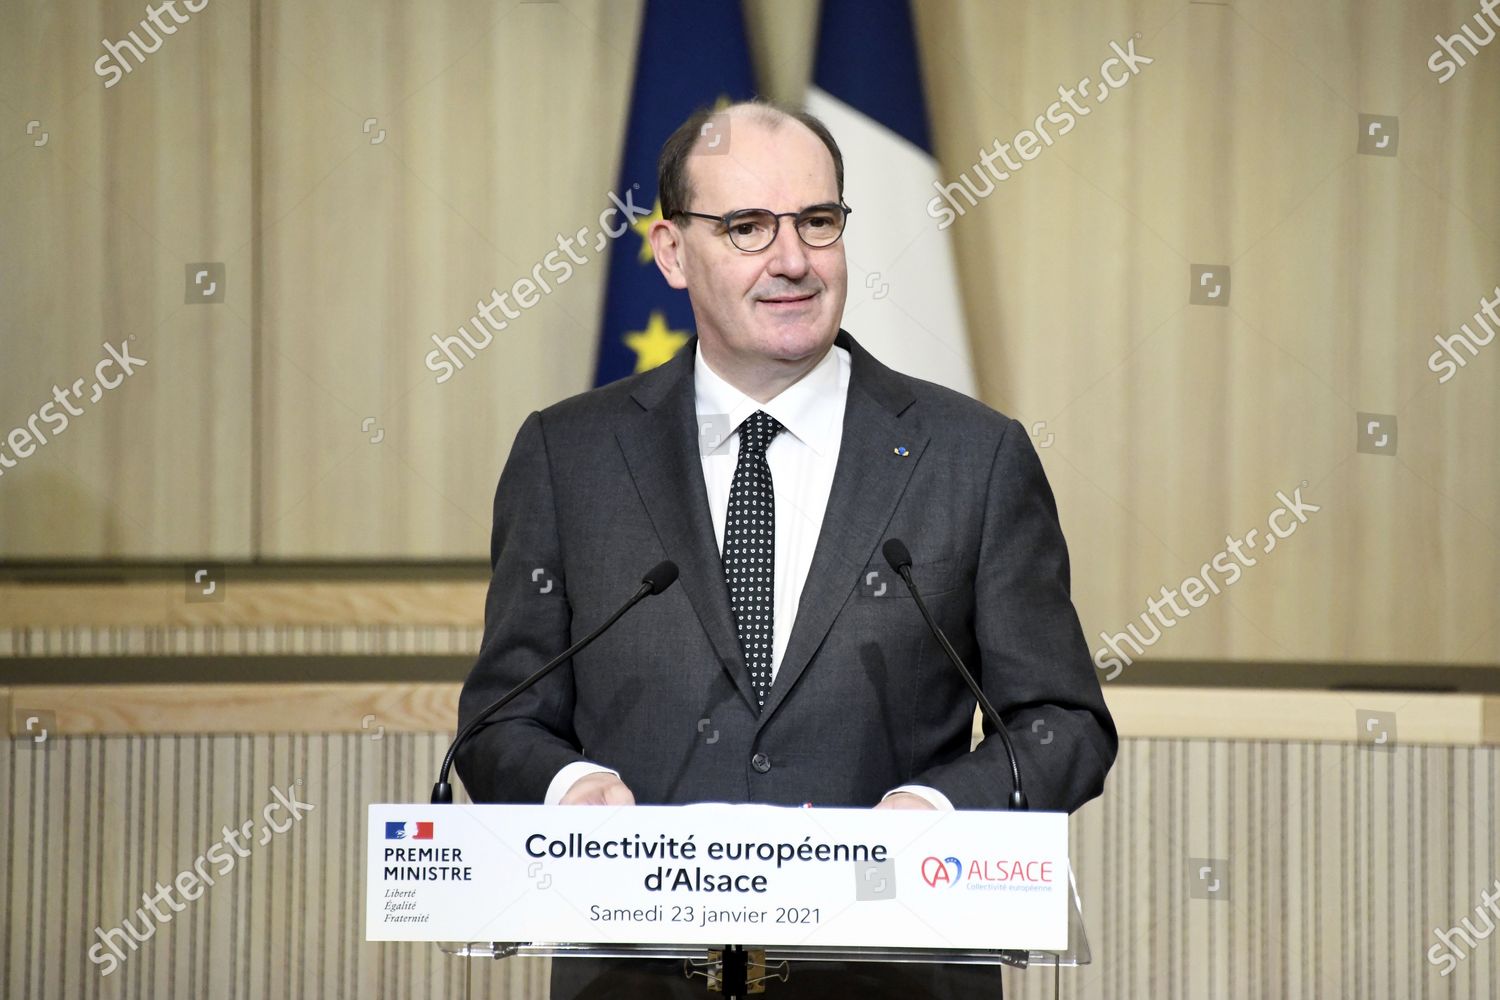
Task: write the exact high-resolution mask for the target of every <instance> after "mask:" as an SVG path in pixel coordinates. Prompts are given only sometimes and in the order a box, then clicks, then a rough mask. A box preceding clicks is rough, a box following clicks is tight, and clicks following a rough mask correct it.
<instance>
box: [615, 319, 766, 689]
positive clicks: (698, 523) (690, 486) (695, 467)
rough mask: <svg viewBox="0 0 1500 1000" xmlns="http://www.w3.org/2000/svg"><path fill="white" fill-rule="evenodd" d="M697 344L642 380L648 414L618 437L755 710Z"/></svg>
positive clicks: (699, 608) (666, 545)
mask: <svg viewBox="0 0 1500 1000" xmlns="http://www.w3.org/2000/svg"><path fill="white" fill-rule="evenodd" d="M695 345H696V342H695V341H689V342H688V344H687V345H686V346H685V347H683V348H682V350H681V351H679V352H678V354H677V356H676V357H675V358H673V359H672V360H671V361H669V362H667V363H666V364H665V365H662V366H661V367H660V368H658V369H656V370H655V371H653V372H651V373H650V374H649V375H648V376H646V377H645V378H643V379H641V381H640V384H639V385H637V387H636V389H635V391H634V392H633V393H632V394H631V395H632V398H633V399H634V400H635V401H636V403H637V404H638V405H639V406H640V407H641V408H642V410H643V411H644V412H643V413H641V414H640V415H639V419H637V420H635V421H633V422H631V423H630V424H628V425H627V426H626V427H622V428H621V429H619V430H617V431H616V432H615V438H616V440H617V441H619V444H620V450H621V451H622V452H623V453H624V456H625V464H626V465H627V466H628V467H629V469H630V475H631V478H632V479H633V480H634V482H635V488H636V492H637V493H639V495H640V498H641V503H642V504H644V505H645V507H646V513H647V515H648V516H649V517H650V518H651V524H652V526H653V527H654V528H655V529H656V534H657V537H658V538H660V539H661V544H662V548H663V549H665V550H666V553H667V558H668V559H671V560H672V561H673V562H675V563H676V564H677V568H678V570H679V572H680V573H681V575H682V579H681V581H680V583H679V584H678V585H679V586H680V587H682V589H683V592H684V593H685V594H686V595H687V597H688V600H689V601H690V602H691V603H692V606H693V611H694V612H696V613H697V615H698V620H699V621H700V622H702V624H703V630H704V631H705V632H706V633H708V639H709V642H711V643H712V644H713V648H714V652H716V653H717V654H718V656H719V662H720V663H721V664H722V666H723V668H724V670H725V671H726V672H727V673H728V674H729V677H730V679H731V680H732V681H733V682H734V685H735V687H736V688H737V689H738V690H739V692H740V695H741V696H742V697H743V698H744V699H745V701H746V702H747V703H748V704H749V706H750V707H751V709H755V707H756V702H755V695H754V693H753V692H752V691H751V688H750V677H749V672H748V671H747V670H746V668H745V659H744V654H743V653H742V651H741V650H740V641H739V637H738V635H737V634H736V632H735V627H734V614H733V612H732V611H731V610H730V607H729V589H728V587H727V586H726V585H725V583H724V567H723V564H722V562H721V560H720V558H719V546H718V543H717V542H715V541H714V526H713V518H712V516H711V515H710V514H709V510H708V494H707V492H706V490H705V488H704V485H703V465H702V460H701V459H700V458H699V453H698V434H697V428H698V418H697V411H696V408H695V407H694V400H693V358H694V355H695V353H696V352H695Z"/></svg>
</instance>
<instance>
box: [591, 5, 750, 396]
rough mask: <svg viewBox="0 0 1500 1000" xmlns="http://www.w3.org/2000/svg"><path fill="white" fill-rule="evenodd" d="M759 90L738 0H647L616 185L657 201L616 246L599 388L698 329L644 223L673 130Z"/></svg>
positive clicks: (647, 364) (659, 358) (640, 200)
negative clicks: (656, 257) (707, 109)
mask: <svg viewBox="0 0 1500 1000" xmlns="http://www.w3.org/2000/svg"><path fill="white" fill-rule="evenodd" d="M753 94H754V87H753V83H752V77H751V72H750V50H749V48H748V46H747V44H746V41H745V21H744V16H743V14H742V13H741V10H740V4H739V0H733V2H725V3H703V2H702V0H646V9H645V13H644V14H643V15H642V18H641V37H640V43H639V45H638V47H637V49H636V68H635V85H634V87H633V89H632V90H631V97H630V121H629V124H628V125H627V126H626V130H625V152H624V156H623V158H622V159H621V162H620V182H619V186H618V187H617V188H616V189H615V190H616V192H617V193H618V194H619V195H620V196H621V198H622V199H623V197H624V195H625V193H626V192H627V191H632V189H633V191H632V194H633V200H634V201H635V203H636V204H638V205H641V206H642V207H643V208H644V206H646V205H648V204H649V205H653V206H654V207H655V211H653V212H652V214H651V216H650V217H649V218H644V219H641V220H639V221H637V222H636V223H635V224H634V225H633V226H632V228H631V231H629V232H627V233H625V234H624V235H623V236H621V237H620V238H619V239H617V240H616V241H615V245H614V247H613V248H612V249H611V250H610V255H609V284H608V285H607V286H606V288H605V293H604V322H603V324H602V326H601V329H600V336H599V358H598V362H597V364H596V366H595V374H594V384H595V385H604V384H605V383H607V382H613V381H615V380H616V379H618V378H623V377H624V376H626V375H629V374H631V373H633V372H637V371H645V370H646V369H648V368H653V367H655V366H656V365H658V364H660V363H661V362H663V361H665V360H667V359H668V358H670V357H671V356H672V354H674V353H675V352H676V350H677V348H679V347H681V346H682V345H683V344H685V343H686V342H687V339H688V337H689V336H691V334H692V330H693V312H692V308H691V307H690V306H689V304H688V297H687V293H686V292H681V291H677V290H675V289H673V288H671V287H669V286H668V285H667V283H666V281H665V280H664V279H663V278H662V276H661V272H659V271H658V270H657V269H656V263H655V262H654V261H653V260H652V256H651V245H650V244H649V243H647V242H646V230H647V228H648V227H649V226H650V225H651V223H652V222H654V221H656V220H657V219H659V218H660V217H661V204H660V202H659V201H658V200H657V192H656V157H657V154H658V153H659V152H660V151H661V146H662V143H664V142H666V140H667V136H669V135H671V134H672V132H673V131H674V130H675V129H676V128H677V126H678V125H681V124H682V122H683V121H684V120H685V119H686V118H687V117H688V115H690V114H692V113H693V112H694V111H695V110H697V109H698V108H700V107H703V106H704V105H717V104H721V103H723V104H728V103H733V102H735V101H742V100H746V99H748V98H750V97H751V96H753ZM725 211H728V209H725Z"/></svg>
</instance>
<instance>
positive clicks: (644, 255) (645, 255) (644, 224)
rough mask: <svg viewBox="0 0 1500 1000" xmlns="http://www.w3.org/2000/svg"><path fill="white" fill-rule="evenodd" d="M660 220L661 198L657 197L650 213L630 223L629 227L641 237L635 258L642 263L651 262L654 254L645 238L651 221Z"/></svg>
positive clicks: (649, 229) (649, 242) (649, 230)
mask: <svg viewBox="0 0 1500 1000" xmlns="http://www.w3.org/2000/svg"><path fill="white" fill-rule="evenodd" d="M660 221H661V199H660V198H658V199H656V207H655V208H653V209H651V214H650V215H648V216H646V217H645V218H644V219H638V220H636V221H635V222H632V223H631V224H630V228H631V229H634V230H635V231H636V233H637V234H638V235H639V236H640V238H641V252H640V255H639V256H638V258H637V259H638V260H639V262H640V263H642V264H649V263H650V262H651V258H652V257H654V256H655V254H654V253H652V251H651V241H650V240H649V239H647V234H648V233H650V232H651V223H653V222H660Z"/></svg>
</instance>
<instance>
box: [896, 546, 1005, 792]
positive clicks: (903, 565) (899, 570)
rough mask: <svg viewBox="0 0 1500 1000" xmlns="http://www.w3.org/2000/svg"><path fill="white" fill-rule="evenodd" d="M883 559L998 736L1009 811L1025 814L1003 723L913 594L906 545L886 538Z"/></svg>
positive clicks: (915, 591) (920, 596)
mask: <svg viewBox="0 0 1500 1000" xmlns="http://www.w3.org/2000/svg"><path fill="white" fill-rule="evenodd" d="M880 551H881V553H882V554H883V555H884V556H885V561H886V562H888V563H890V564H891V569H893V570H895V571H896V575H897V576H899V577H901V579H902V580H904V581H906V589H907V590H910V591H911V596H912V597H913V598H914V599H915V600H916V602H917V610H919V611H921V612H922V620H923V621H925V622H927V627H928V628H929V629H931V630H932V634H933V636H934V637H936V639H937V641H938V645H939V646H941V647H943V652H944V653H946V654H948V660H949V662H951V663H952V664H953V666H954V667H956V668H957V669H958V672H959V673H960V674H961V675H963V679H964V682H965V683H966V684H968V685H969V690H970V691H972V692H974V697H975V698H976V699H977V700H978V701H979V709H980V711H982V712H983V713H984V717H985V718H986V719H987V720H989V723H990V725H992V726H994V727H995V732H997V733H998V734H999V735H1000V742H1001V743H1002V744H1003V745H1004V746H1005V756H1006V758H1007V759H1008V760H1009V761H1010V776H1011V780H1012V782H1013V783H1014V785H1015V790H1014V791H1012V792H1011V793H1010V802H1009V808H1011V809H1017V810H1025V809H1027V808H1028V806H1027V804H1026V793H1025V792H1023V791H1022V790H1021V769H1020V768H1019V767H1017V766H1016V748H1015V746H1014V745H1013V744H1012V743H1011V741H1010V733H1009V732H1007V731H1006V728H1005V723H1004V722H1002V721H1001V719H1000V713H999V712H997V711H995V706H994V705H991V704H990V699H989V698H988V697H987V696H986V695H985V693H984V689H983V688H981V687H980V686H979V683H978V682H977V681H976V680H974V675H973V674H971V673H969V668H968V667H966V666H964V661H963V660H962V659H960V658H959V655H958V652H957V651H956V650H955V649H954V648H953V644H952V643H951V642H949V641H948V637H947V636H946V635H944V634H943V630H942V629H940V628H938V623H937V622H936V621H935V620H933V617H932V612H931V611H928V610H927V603H926V602H925V601H923V600H922V595H921V594H920V593H918V591H917V585H916V583H914V582H913V581H912V578H911V553H910V552H909V551H907V548H906V544H905V543H904V542H902V541H901V539H899V538H888V539H886V542H885V544H884V545H882V546H881V548H880Z"/></svg>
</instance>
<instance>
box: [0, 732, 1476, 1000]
mask: <svg viewBox="0 0 1500 1000" xmlns="http://www.w3.org/2000/svg"><path fill="white" fill-rule="evenodd" d="M372 735H373V734H369V733H366V734H296V735H269V734H267V735H259V736H203V735H199V736H195V735H174V736H122V737H95V736H90V737H71V738H68V737H65V738H62V739H59V740H57V741H56V742H55V743H54V744H53V745H52V747H51V749H46V750H39V749H32V748H28V747H26V746H24V745H23V744H21V743H19V742H15V741H7V742H6V743H5V744H4V745H3V746H0V794H3V796H4V798H5V801H6V802H8V803H10V804H11V808H9V809H7V810H6V812H5V816H4V818H3V819H0V844H3V845H4V846H3V855H4V858H5V863H4V864H3V865H0V899H3V900H4V905H3V906H0V941H3V942H5V943H4V946H3V947H4V954H3V957H0V992H3V993H4V994H5V995H7V996H18V997H19V996H25V997H28V998H32V1000H54V998H57V1000H61V998H67V1000H73V998H80V997H88V998H96V997H97V998H101V1000H103V998H114V997H127V996H128V997H138V996H152V997H158V998H163V1000H172V998H177V997H181V998H189V997H199V996H239V997H244V998H258V997H271V996H329V997H335V996H338V997H342V996H380V997H383V998H389V1000H403V998H408V997H410V998H417V997H426V996H451V997H462V996H468V997H513V998H523V997H524V998H533V997H536V998H539V997H542V996H545V992H544V986H543V984H544V983H545V981H546V979H545V976H546V965H545V963H544V962H537V961H510V962H505V963H495V962H493V961H488V960H480V961H472V960H471V961H467V962H466V961H462V960H457V959H445V958H442V957H441V956H439V955H438V954H437V953H436V952H435V950H434V949H432V948H429V947H427V946H425V945H417V944H368V943H365V942H364V941H362V940H361V938H362V931H361V916H360V913H361V911H360V881H361V877H362V876H361V869H360V863H361V862H360V859H361V857H362V850H363V844H362V837H363V829H362V828H363V825H364V823H363V819H364V815H365V812H364V809H365V805H366V804H367V803H370V802H390V801H397V802H399V801H420V800H422V799H424V798H425V796H426V794H427V783H428V782H429V781H430V780H431V775H432V774H433V773H434V770H435V767H436V764H437V763H438V761H439V759H440V755H441V753H442V751H443V749H444V747H445V744H446V737H445V736H443V735H441V734H411V733H400V734H391V733H387V734H386V735H385V737H384V738H383V739H380V740H375V739H372V738H371V737H372ZM1497 754H1500V751H1497V749H1496V748H1495V747H1479V748H1455V747H1438V746H1407V745H1401V746H1398V747H1396V748H1395V749H1394V751H1392V752H1389V753H1386V752H1379V751H1372V750H1369V749H1366V748H1362V747H1358V746H1355V745H1352V744H1338V743H1313V742H1252V741H1232V740H1168V739H1131V740H1126V741H1125V742H1124V743H1123V745H1122V747H1121V755H1120V759H1119V762H1118V764H1117V765H1116V767H1115V769H1114V771H1113V772H1112V773H1111V775H1110V778H1109V784H1108V787H1107V789H1106V792H1105V795H1104V796H1103V798H1101V799H1099V800H1097V801H1095V802H1092V803H1090V804H1088V805H1086V806H1085V807H1084V808H1083V809H1082V810H1080V811H1079V812H1078V813H1077V815H1076V817H1075V822H1074V824H1073V831H1072V845H1071V852H1072V857H1073V861H1074V865H1075V868H1076V870H1077V873H1078V885H1079V891H1080V894H1081V897H1082V900H1083V904H1084V911H1085V919H1086V922H1087V926H1088V933H1089V941H1090V944H1091V946H1092V949H1093V953H1094V964H1093V965H1091V966H1089V967H1086V968H1082V969H1078V970H1070V971H1065V972H1064V974H1063V976H1062V984H1063V993H1062V995H1063V996H1064V997H1067V998H1070V1000H1092V998H1114V997H1133V996H1181V997H1215V998H1227V1000H1236V998H1241V997H1260V996H1279V997H1287V998H1289V1000H1304V998H1313V997H1328V996H1379V997H1395V996H1405V997H1416V996H1476V997H1483V996H1493V995H1495V993H1496V991H1497V989H1500V960H1497V957H1496V956H1497V952H1496V950H1495V948H1494V947H1493V944H1494V941H1493V940H1490V941H1489V942H1487V943H1482V944H1481V946H1480V947H1479V948H1477V949H1475V950H1474V951H1473V953H1472V954H1466V957H1465V958H1463V959H1462V960H1455V963H1454V965H1453V968H1452V970H1451V974H1450V975H1448V976H1447V977H1444V976H1442V975H1441V973H1440V969H1441V968H1442V967H1443V966H1439V965H1434V964H1432V963H1430V962H1429V961H1428V958H1427V954H1428V952H1429V950H1430V949H1431V948H1432V947H1433V945H1434V944H1436V939H1435V937H1434V934H1433V928H1435V927H1437V928H1444V929H1446V928H1449V927H1454V926H1457V925H1458V924H1459V921H1460V920H1461V919H1462V918H1464V917H1466V916H1467V917H1468V918H1469V919H1470V921H1471V922H1472V923H1476V924H1477V925H1478V926H1481V927H1482V926H1483V922H1482V921H1480V920H1477V919H1476V918H1475V916H1474V909H1475V907H1476V906H1480V905H1481V903H1480V893H1481V891H1483V890H1484V889H1486V888H1491V889H1492V888H1493V883H1494V882H1495V880H1496V878H1497V877H1500V858H1497V846H1496V845H1497V844H1500V829H1497V828H1496V825H1495V823H1496V816H1497V805H1500V760H1497ZM272 785H275V786H276V787H277V788H280V789H287V788H288V787H291V788H293V789H294V790H295V791H296V794H297V797H298V798H299V800H300V801H303V802H307V803H310V804H312V805H313V807H314V808H313V809H312V810H311V811H310V812H308V813H307V814H306V815H305V816H304V817H303V818H302V820H300V821H299V822H298V824H297V825H295V826H294V827H293V828H292V829H291V830H290V831H288V832H286V833H285V834H281V835H279V836H275V837H272V838H271V839H269V840H268V841H267V843H266V844H264V845H256V846H254V847H252V848H251V853H250V855H249V856H248V857H246V858H244V859H243V860H241V861H240V862H239V863H238V865H237V867H236V869H235V870H234V871H233V872H232V873H230V874H229V875H227V876H226V877H225V878H224V879H222V880H221V881H220V882H219V883H218V884H216V885H215V886H213V887H212V888H210V889H209V890H208V891H207V892H206V893H205V894H204V896H203V897H202V898H200V899H199V900H197V901H196V902H194V903H192V904H190V905H189V908H188V909H187V910H185V911H184V912H182V913H179V914H177V915H176V916H175V918H174V919H173V921H172V922H171V923H170V924H165V925H162V926H161V927H160V928H159V929H158V930H157V932H156V934H155V936H154V937H152V938H151V939H150V940H148V941H146V942H145V943H144V944H143V945H142V946H141V947H140V950H139V951H136V952H127V956H128V957H127V958H126V960H125V962H124V963H123V964H121V965H120V967H119V968H118V969H116V970H115V971H113V972H112V973H111V975H109V976H107V977H102V976H101V975H100V972H101V969H102V967H101V966H97V965H95V964H93V963H91V962H90V961H89V958H88V954H87V949H88V948H89V947H90V946H91V945H92V944H93V943H95V942H96V940H97V939H96V938H94V929H95V928H109V927H115V926H118V925H119V923H120V921H121V920H123V919H124V918H126V917H133V916H134V907H135V906H136V905H138V902H139V897H140V893H141V892H142V891H150V889H151V887H152V886H153V885H154V883H155V882H156V881H157V880H161V881H163V882H165V881H167V880H168V879H171V878H173V877H175V875H176V873H177V872H178V871H181V870H182V869H183V868H184V866H185V865H189V864H191V862H192V860H193V859H194V858H195V857H197V856H198V855H199V854H200V853H201V852H203V851H204V850H205V849H206V848H207V847H208V846H209V845H211V844H212V843H214V842H215V841H217V840H219V839H220V836H221V834H220V828H221V827H223V826H225V825H228V824H238V823H241V822H243V821H245V820H247V819H249V820H254V821H256V822H259V817H260V810H261V809H262V808H263V806H264V805H265V804H266V803H267V802H268V801H270V800H271V792H270V788H271V786H272ZM257 839H258V838H257ZM1199 858H1201V859H1215V860H1214V863H1215V864H1218V865H1220V874H1222V880H1221V884H1222V886H1223V889H1224V894H1223V895H1221V896H1218V897H1216V898H1195V897H1194V895H1193V892H1192V889H1193V885H1192V883H1193V879H1194V878H1195V877H1196V874H1195V870H1194V869H1192V868H1190V859H1199ZM122 947H123V946H122ZM1465 951H1466V952H1467V949H1465ZM98 954H101V955H102V952H101V953H98ZM465 976H470V977H472V982H471V983H469V984H468V985H467V986H465V984H464V981H463V978H464V977H465ZM1005 976H1006V985H1005V990H1006V995H1007V996H1011V997H1017V998H1021V1000H1033V998H1035V1000H1039V998H1041V997H1045V996H1051V995H1052V994H1051V992H1050V991H1051V988H1052V982H1051V974H1050V973H1048V972H1044V971H1042V970H1032V971H1031V972H1029V973H1026V974H1020V973H1012V972H1007V973H1006V974H1005Z"/></svg>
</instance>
